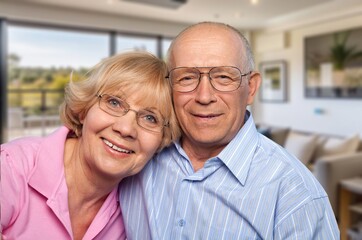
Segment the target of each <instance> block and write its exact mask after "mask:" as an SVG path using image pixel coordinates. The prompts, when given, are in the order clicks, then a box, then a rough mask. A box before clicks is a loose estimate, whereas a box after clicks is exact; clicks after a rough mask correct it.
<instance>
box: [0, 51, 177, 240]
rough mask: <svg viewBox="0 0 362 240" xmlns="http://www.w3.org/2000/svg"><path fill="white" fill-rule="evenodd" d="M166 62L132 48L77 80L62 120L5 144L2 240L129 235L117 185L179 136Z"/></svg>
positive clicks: (69, 89)
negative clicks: (44, 130) (43, 132)
mask: <svg viewBox="0 0 362 240" xmlns="http://www.w3.org/2000/svg"><path fill="white" fill-rule="evenodd" d="M166 73H167V68H166V66H165V64H164V63H163V62H162V61H161V60H159V59H157V58H156V57H154V56H152V55H150V54H146V53H126V54H120V55H116V56H113V57H110V58H108V59H105V60H104V61H102V62H101V63H99V64H98V65H96V66H95V68H94V69H93V70H92V71H91V74H90V75H89V77H88V78H87V79H86V80H84V81H81V82H74V83H71V84H70V85H69V86H68V87H67V89H66V91H65V100H64V103H63V105H62V106H61V119H62V121H63V123H64V126H63V127H61V128H59V129H58V130H57V131H55V132H54V133H52V134H50V135H49V136H46V137H26V138H22V139H18V140H14V141H12V142H9V143H6V144H3V145H1V227H2V234H3V237H4V239H125V238H126V236H125V231H124V226H123V221H122V214H121V210H120V207H119V204H118V193H117V191H118V188H117V186H118V183H119V182H120V181H121V180H122V179H123V178H125V177H127V176H130V175H133V174H136V173H138V172H139V171H140V170H141V169H142V168H143V167H144V165H145V164H146V163H147V161H148V160H149V159H150V158H151V157H152V156H153V155H154V154H155V153H156V152H157V151H159V150H161V149H162V148H163V147H165V146H166V145H168V144H169V143H170V142H171V141H172V140H173V139H176V138H177V137H178V136H179V128H178V125H177V122H176V118H175V115H174V112H173V109H172V100H171V92H170V86H169V84H168V82H167V81H166V80H165V75H166Z"/></svg>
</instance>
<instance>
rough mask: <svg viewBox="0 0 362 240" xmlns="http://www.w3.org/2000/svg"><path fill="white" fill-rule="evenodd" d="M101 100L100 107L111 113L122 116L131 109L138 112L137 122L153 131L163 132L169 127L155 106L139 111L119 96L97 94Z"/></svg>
mask: <svg viewBox="0 0 362 240" xmlns="http://www.w3.org/2000/svg"><path fill="white" fill-rule="evenodd" d="M96 97H97V98H98V100H99V108H100V109H102V110H103V111H104V112H106V113H108V114H109V115H112V116H115V117H122V116H124V115H126V114H127V113H128V112H129V111H132V112H135V113H136V121H137V124H138V125H139V126H140V127H142V128H144V129H146V130H148V131H151V132H156V133H161V132H162V131H163V128H164V127H168V123H165V119H164V117H163V116H162V114H161V113H160V112H159V111H158V110H156V109H153V108H150V109H147V108H146V109H141V110H139V111H136V110H133V109H131V108H130V106H129V104H128V103H127V102H126V101H124V100H122V99H121V98H119V97H115V96H112V95H108V94H99V95H96Z"/></svg>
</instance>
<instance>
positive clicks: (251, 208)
mask: <svg viewBox="0 0 362 240" xmlns="http://www.w3.org/2000/svg"><path fill="white" fill-rule="evenodd" d="M120 188H121V189H120V201H121V207H122V211H123V218H124V223H125V228H126V232H127V237H128V239H130V240H138V239H142V240H146V239H167V240H168V239H301V240H306V239H323V240H332V239H339V230H338V226H337V223H336V220H335V217H334V215H333V212H332V208H331V206H330V204H329V200H328V197H327V195H326V193H325V191H324V190H323V188H322V187H321V185H320V184H319V183H318V181H317V180H316V179H315V178H314V177H313V175H312V174H311V172H310V171H309V170H308V169H307V168H306V167H305V166H304V165H303V164H302V163H301V162H300V161H299V160H298V159H296V158H295V157H293V156H292V155H290V154H289V153H287V152H286V151H285V150H284V149H283V148H281V147H280V146H278V145H277V144H275V143H274V142H272V141H271V140H269V139H267V138H265V137H264V136H263V135H261V134H259V133H258V132H257V130H256V128H255V124H254V121H253V118H252V116H251V115H250V116H249V114H247V121H246V122H245V124H244V126H243V127H242V129H241V130H240V131H239V132H238V134H237V136H235V138H234V139H233V140H232V141H231V142H230V143H229V144H228V145H227V146H226V147H225V148H224V149H223V151H222V152H221V153H220V154H219V155H218V156H216V157H214V158H211V159H209V160H208V161H207V162H206V163H205V165H204V167H203V168H202V169H200V170H199V171H197V172H194V170H193V167H192V164H191V162H190V160H189V159H188V157H187V155H186V153H185V152H184V150H183V149H182V147H181V146H180V145H179V144H174V145H172V146H170V147H169V148H167V149H165V150H163V151H162V152H161V153H160V154H158V155H157V156H156V157H155V158H154V159H152V160H151V161H150V162H149V163H148V164H147V165H146V167H145V168H144V170H143V171H142V172H141V173H140V174H138V175H136V176H133V177H130V178H127V179H125V180H124V181H122V183H121V186H120Z"/></svg>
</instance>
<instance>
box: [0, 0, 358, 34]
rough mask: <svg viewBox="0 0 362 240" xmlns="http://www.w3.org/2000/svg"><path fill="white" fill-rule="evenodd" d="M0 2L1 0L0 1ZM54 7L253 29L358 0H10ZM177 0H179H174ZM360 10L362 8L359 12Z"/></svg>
mask: <svg viewBox="0 0 362 240" xmlns="http://www.w3.org/2000/svg"><path fill="white" fill-rule="evenodd" d="M0 1H1V0H0ZM13 1H14V2H19V3H20V4H21V2H24V3H31V4H42V5H43V4H45V5H52V6H56V7H65V8H71V9H78V10H85V11H92V12H101V13H106V14H112V15H121V16H131V17H137V18H146V19H154V20H161V21H168V22H176V23H181V24H192V23H196V22H200V21H220V22H224V23H228V24H230V25H232V26H234V27H237V28H243V29H257V28H265V27H270V26H273V25H276V24H283V23H288V22H290V21H300V20H303V19H304V20H306V19H310V18H313V17H316V16H318V15H323V14H327V13H330V12H331V11H335V10H336V9H337V10H338V9H341V8H346V7H349V8H350V9H351V8H353V7H354V6H357V5H358V7H359V9H361V8H362V7H361V2H362V1H361V0H303V1H300V0H258V4H255V5H254V4H252V3H251V1H252V0H186V3H185V4H183V5H181V6H179V7H178V8H167V7H161V6H156V5H153V4H146V3H139V2H135V1H151V2H155V1H161V2H167V1H168V2H172V1H175V0H61V1H60V0H13ZM176 1H180V0H176ZM361 12H362V11H361Z"/></svg>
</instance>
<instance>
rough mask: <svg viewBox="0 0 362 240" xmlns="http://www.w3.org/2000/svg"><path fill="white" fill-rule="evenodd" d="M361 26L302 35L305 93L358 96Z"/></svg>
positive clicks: (360, 90) (361, 79) (361, 72)
mask: <svg viewBox="0 0 362 240" xmlns="http://www.w3.org/2000/svg"><path fill="white" fill-rule="evenodd" d="M361 39H362V28H355V29H346V30H342V31H338V32H331V33H327V34H322V35H316V36H310V37H307V38H305V40H304V47H305V58H304V62H305V64H304V66H305V74H304V76H305V95H306V97H308V98H340V99H341V98H362V41H361Z"/></svg>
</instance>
